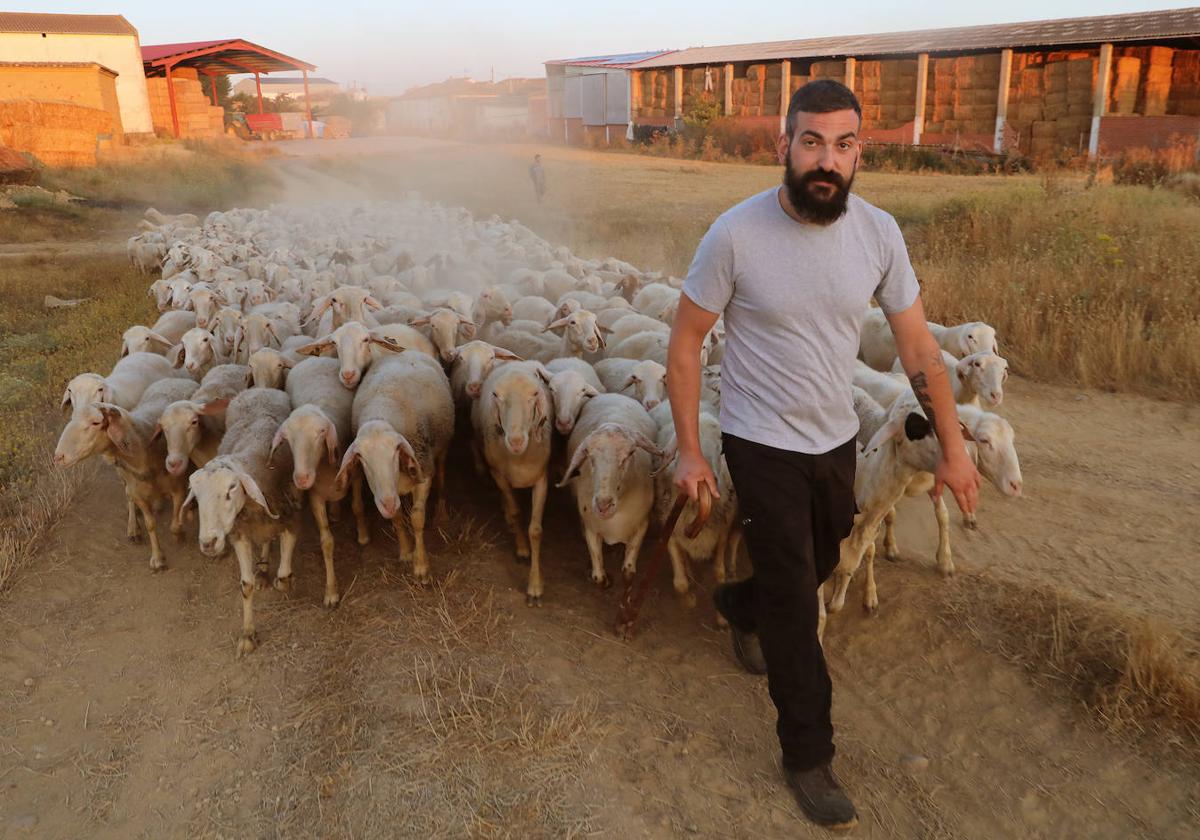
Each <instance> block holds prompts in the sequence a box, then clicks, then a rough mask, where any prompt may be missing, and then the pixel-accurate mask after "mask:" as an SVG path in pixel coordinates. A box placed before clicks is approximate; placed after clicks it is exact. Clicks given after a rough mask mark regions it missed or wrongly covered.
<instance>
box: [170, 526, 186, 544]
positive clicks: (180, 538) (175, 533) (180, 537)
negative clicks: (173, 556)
mask: <svg viewBox="0 0 1200 840" xmlns="http://www.w3.org/2000/svg"><path fill="white" fill-rule="evenodd" d="M171 536H172V537H174V538H175V542H177V543H179V544H181V545H182V544H183V543H184V542H185V541H186V540H187V538H186V537H185V536H184V535H183V529H182V528H180V529H179V530H178V531H172V532H171Z"/></svg>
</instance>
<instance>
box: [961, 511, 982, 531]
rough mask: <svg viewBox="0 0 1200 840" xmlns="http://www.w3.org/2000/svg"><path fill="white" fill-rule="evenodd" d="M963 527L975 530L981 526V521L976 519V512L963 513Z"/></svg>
mask: <svg viewBox="0 0 1200 840" xmlns="http://www.w3.org/2000/svg"><path fill="white" fill-rule="evenodd" d="M963 527H964V528H966V529H967V530H968V531H974V530H976V529H978V528H979V523H978V522H976V521H975V514H974V513H964V514H963Z"/></svg>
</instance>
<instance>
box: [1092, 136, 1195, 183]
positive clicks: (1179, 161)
mask: <svg viewBox="0 0 1200 840" xmlns="http://www.w3.org/2000/svg"><path fill="white" fill-rule="evenodd" d="M1196 169H1197V164H1196V141H1195V140H1184V139H1180V138H1175V142H1172V144H1171V146H1170V147H1169V148H1166V149H1128V150H1126V151H1123V152H1121V153H1120V154H1119V155H1117V157H1116V159H1115V160H1114V161H1113V182H1114V183H1117V184H1137V185H1141V186H1145V187H1161V186H1165V185H1166V184H1167V183H1168V182H1169V181H1171V180H1172V179H1173V178H1174V176H1176V175H1178V174H1180V173H1182V172H1187V171H1189V170H1191V171H1195V170H1196Z"/></svg>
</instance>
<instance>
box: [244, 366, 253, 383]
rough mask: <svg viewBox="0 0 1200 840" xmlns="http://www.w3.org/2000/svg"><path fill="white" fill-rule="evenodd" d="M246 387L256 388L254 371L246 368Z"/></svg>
mask: <svg viewBox="0 0 1200 840" xmlns="http://www.w3.org/2000/svg"><path fill="white" fill-rule="evenodd" d="M246 387H247V388H253V387H254V369H253V368H251V367H247V368H246Z"/></svg>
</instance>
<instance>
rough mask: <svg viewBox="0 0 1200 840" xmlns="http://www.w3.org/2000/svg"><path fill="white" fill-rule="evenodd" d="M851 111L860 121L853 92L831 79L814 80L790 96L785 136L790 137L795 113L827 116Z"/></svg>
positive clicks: (860, 113)
mask: <svg viewBox="0 0 1200 840" xmlns="http://www.w3.org/2000/svg"><path fill="white" fill-rule="evenodd" d="M846 110H853V111H854V113H856V114H858V118H859V120H862V105H859V104H858V97H857V96H855V95H854V91H852V90H850V88H848V87H846V86H845V85H844V84H842V83H841V82H837V81H834V80H833V79H816V80H814V81H811V82H809V83H808V84H806V85H804V86H803V87H801V88H800V89H799V90H797V91H796V92H795V93H793V94H792V101H791V102H789V103H788V112H787V135H788V137H791V136H792V131H793V130H794V128H793V125H794V122H793V120H792V118H793V117H794V116H795V115H796V112H797V111H804V112H805V113H808V114H828V113H830V112H832V111H846Z"/></svg>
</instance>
